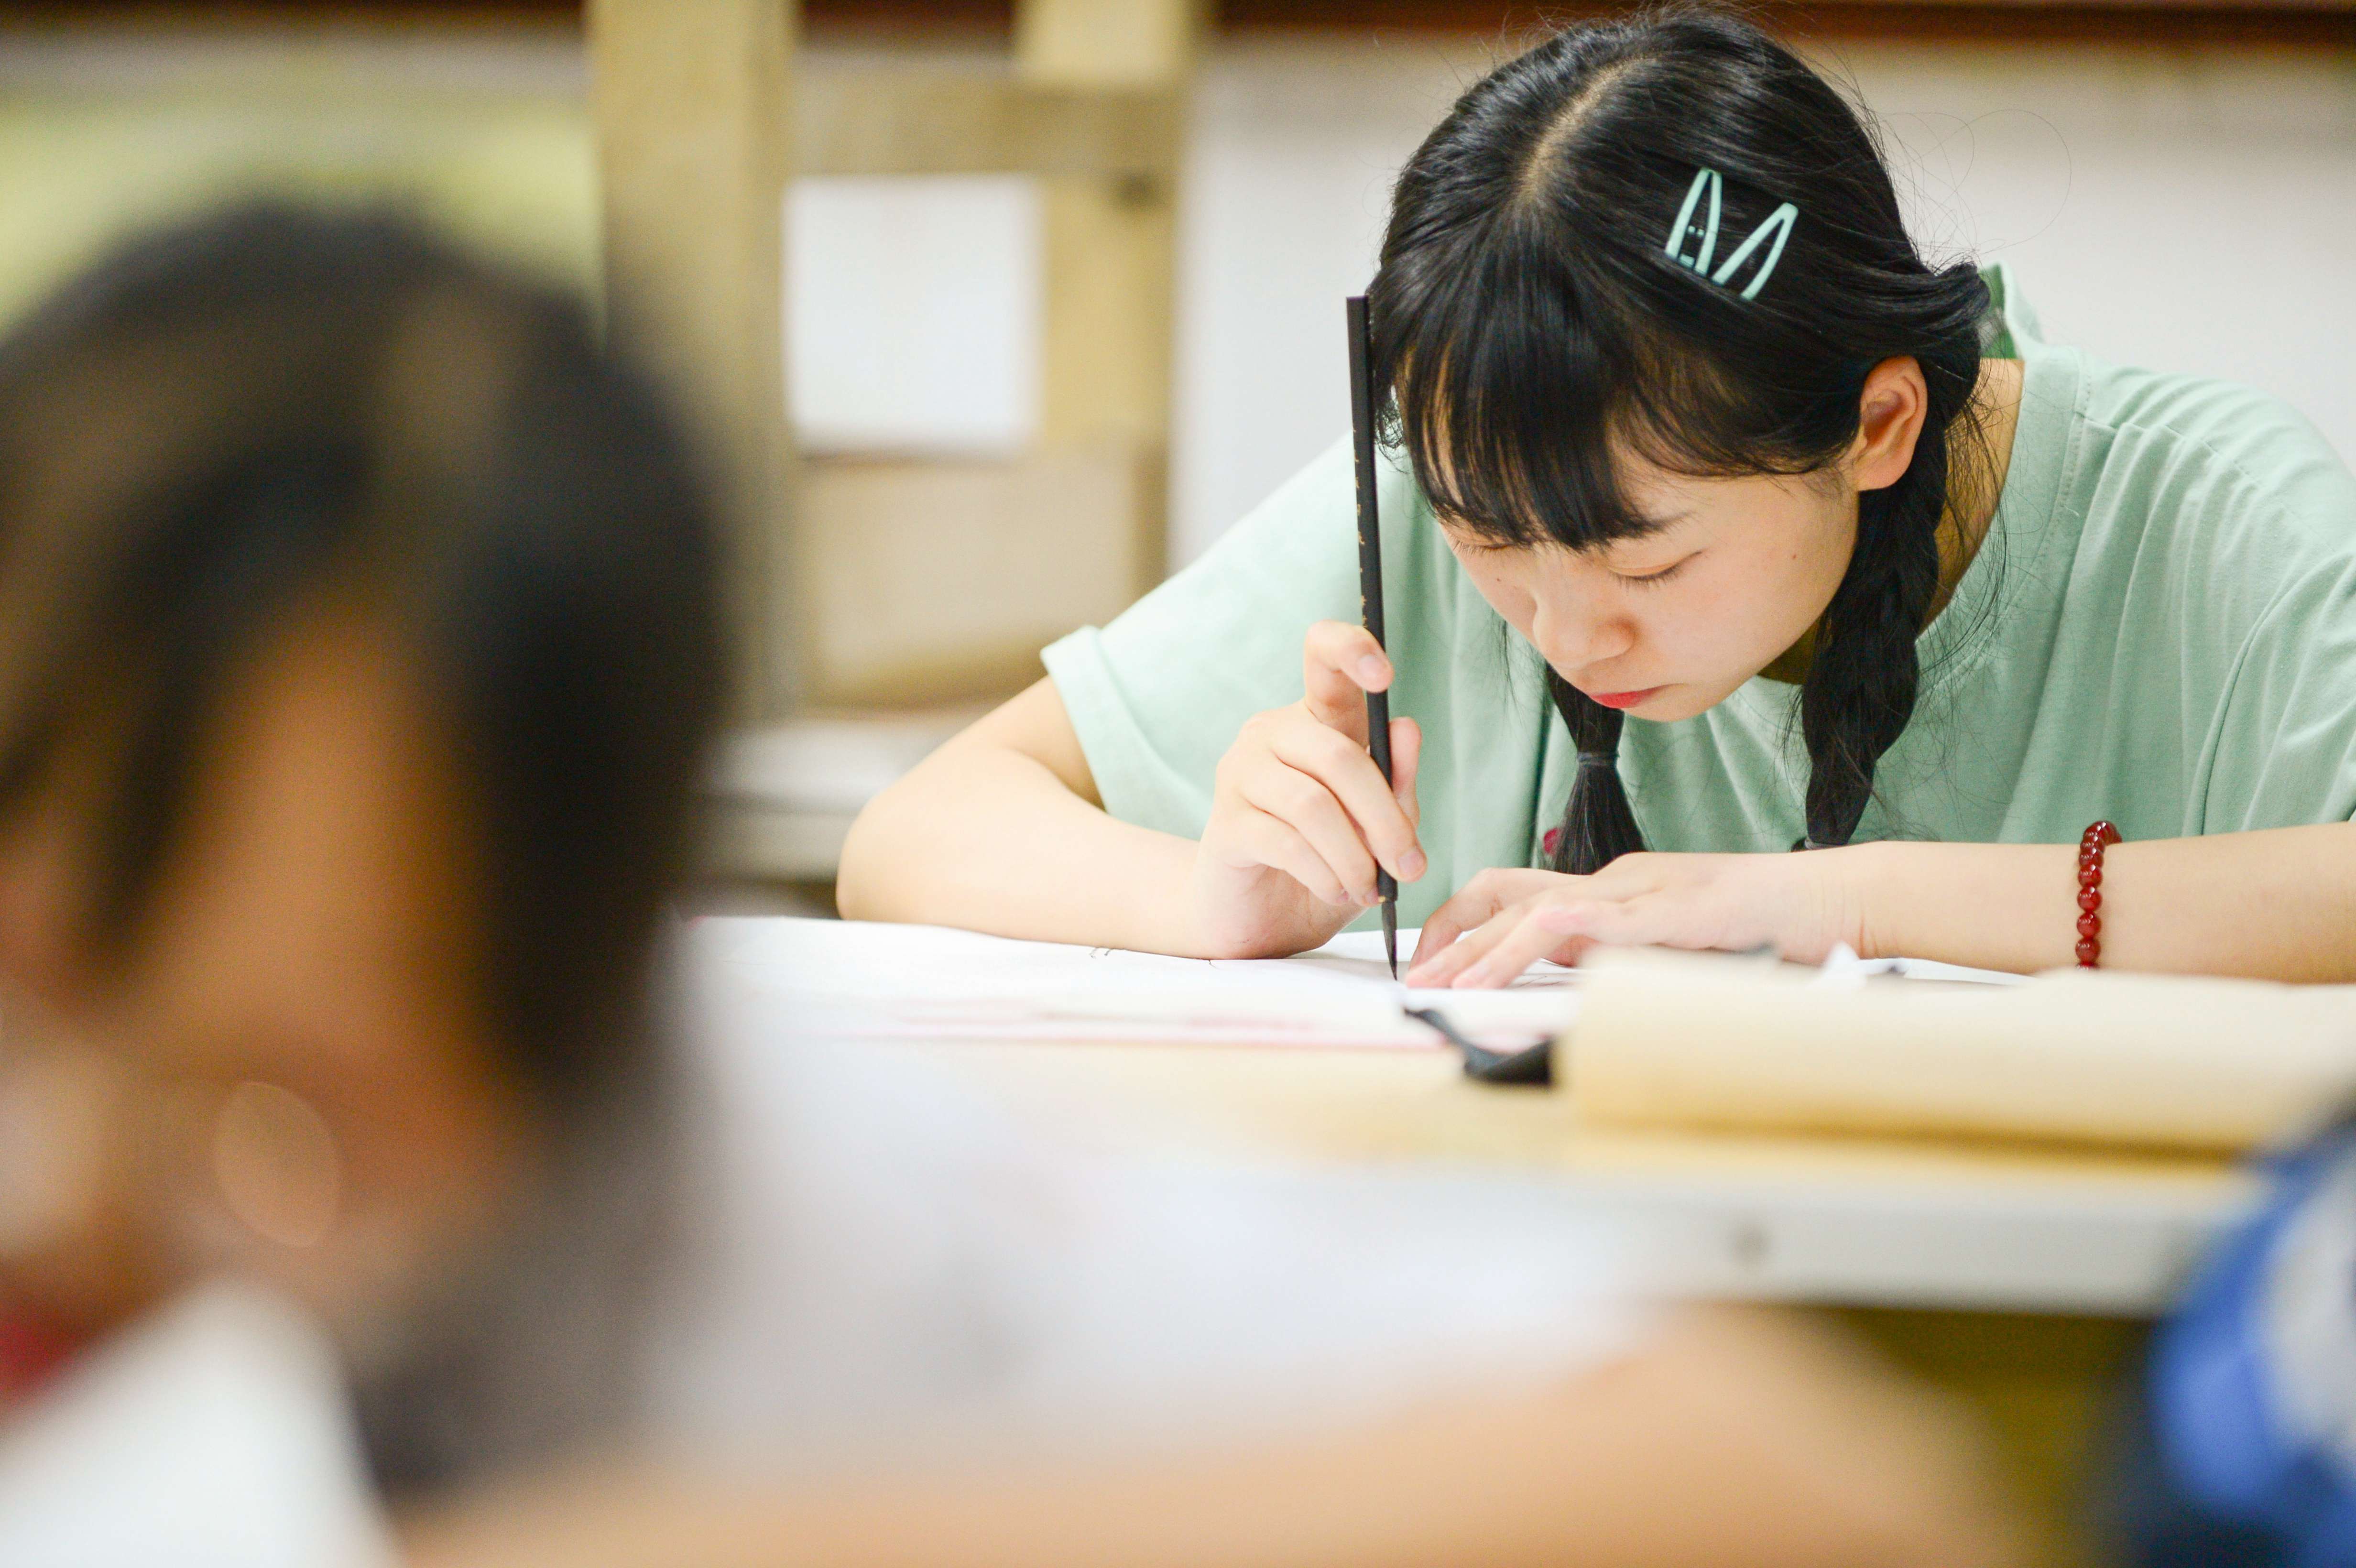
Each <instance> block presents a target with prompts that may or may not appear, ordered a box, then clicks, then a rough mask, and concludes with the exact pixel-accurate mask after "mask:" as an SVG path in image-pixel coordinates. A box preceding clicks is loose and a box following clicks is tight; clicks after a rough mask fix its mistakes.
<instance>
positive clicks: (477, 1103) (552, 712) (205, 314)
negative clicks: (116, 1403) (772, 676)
mask: <svg viewBox="0 0 2356 1568" xmlns="http://www.w3.org/2000/svg"><path fill="white" fill-rule="evenodd" d="M713 556H714V547H713V539H712V524H711V520H710V518H709V517H708V515H707V508H706V506H705V501H704V493H703V491H702V490H701V487H700V485H699V484H698V483H697V481H696V478H695V476H694V475H693V474H692V472H691V464H690V463H689V462H688V460H687V458H686V456H685V455H684V453H683V452H682V449H681V446H680V442H679V440H678V439H677V437H676V436H675V434H674V432H673V431H672V429H671V428H670V426H669V424H668V422H667V421H666V420H665V418H664V417H663V416H662V414H661V413H660V411H659V409H658V407H657V404H656V402H655V400H654V399H653V398H652V397H651V396H650V394H649V393H648V390H647V389H645V388H644V387H643V386H642V385H641V384H640V383H639V381H638V380H637V379H636V378H635V377H633V376H632V375H631V374H629V373H628V372H627V371H626V370H625V369H624V368H621V367H619V366H617V365H616V363H615V362H614V361H613V360H612V359H611V358H609V357H607V356H606V355H605V353H604V352H603V351H602V350H601V349H600V348H599V347H598V346H597V345H596V343H595V341H594V337H593V336H592V333H591V330H590V327H589V325H588V323H587V321H586V318H585V316H584V313H583V311H582V310H581V308H580V307H579V306H578V305H577V304H574V303H573V302H572V301H570V300H567V299H564V298H562V297H560V296H557V295H555V294H552V293H547V292H544V291H542V290H541V289H539V288H536V287H534V286H531V285H530V284H527V283H522V282H520V281H519V280H517V279H514V278H511V277H509V276H506V275H504V274H502V273H500V272H496V271H493V270H490V269H488V268H487V267H485V266H483V265H480V264H478V263H477V262H474V261H468V260H466V259H465V258H463V257H462V256H460V255H459V254H457V253H456V252H455V251H451V250H449V249H446V248H444V246H442V245H441V244H439V243H437V242H436V241H434V240H432V239H430V238H429V237H427V236H426V235H424V234H423V232H421V231H420V230H419V229H416V228H414V227H412V226H411V225H409V224H407V223H405V222H403V221H401V220H398V219H391V218H387V217H342V218H328V217H320V216H309V215H304V214H301V213H298V212H295V211H292V210H284V209H276V208H263V209H254V210H248V211H244V212H241V213H237V214H233V215H230V216H228V217H224V218H220V219H213V220H210V221H207V222H204V223H201V224H198V225H197V226H195V227H192V228H187V229H180V230H177V231H175V232H170V233H166V234H164V235H161V236H158V237H155V238H153V239H150V240H145V241H143V242H140V243H137V244H134V245H133V246H132V247H130V248H129V249H127V250H125V251H122V252H120V253H119V254H117V255H115V256H114V257H113V258H112V260H110V261H107V262H106V263H104V264H103V265H102V266H100V267H99V268H98V269H97V270H96V271H94V272H91V273H90V274H88V275H87V276H85V277H84V278H82V279H81V280H80V282H79V283H75V284H74V285H72V286H71V287H70V288H69V289H68V290H66V291H65V292H64V293H62V294H60V295H59V296H58V297H57V298H55V299H53V300H52V301H50V302H49V303H48V304H47V306H46V307H45V308H43V309H41V310H40V311H39V312H38V313H37V315H34V316H33V317H32V318H31V319H30V320H28V321H27V322H26V323H25V324H24V325H21V326H19V327H18V328H17V329H16V331H15V332H14V333H13V334H12V335H11V336H9V337H8V338H7V339H6V340H5V343H0V987H4V988H0V1017H5V1028H6V1032H5V1046H0V1143H5V1144H7V1145H8V1146H9V1147H11V1148H12V1149H14V1150H15V1153H14V1154H13V1155H12V1156H6V1157H0V1158H5V1159H6V1162H7V1164H6V1168H0V1368H5V1366H6V1365H8V1364H9V1363H8V1358H9V1357H10V1356H11V1355H13V1356H14V1359H15V1364H16V1368H17V1370H18V1371H20V1372H21V1371H23V1370H24V1369H25V1367H26V1366H27V1365H28V1364H30V1363H32V1362H34V1361H37V1360H38V1358H39V1353H40V1352H39V1347H40V1346H41V1345H43V1344H44V1343H65V1342H70V1340H72V1339H74V1338H76V1337H80V1336H86V1335H88V1334H91V1333H95V1332H98V1331H101V1330H102V1329H104V1328H107V1327H109V1326H111V1325H112V1323H114V1322H116V1321H118V1320H120V1319H121V1318H122V1317H124V1316H126V1315H128V1314H129V1313H131V1312H133V1311H135V1310H137V1309H138V1308H139V1307H141V1306H143V1305H145V1304H146V1303H147V1302H150V1301H152V1300H154V1299H155V1298H156V1297H157V1296H160V1295H162V1294H164V1293H166V1292H168V1291H170V1290H172V1289H174V1288H175V1287H177V1285H180V1284H182V1283H185V1282H186V1281H187V1280H188V1279H190V1278H192V1277H194V1276H196V1275H200V1274H204V1273H209V1272H215V1271H219V1270H223V1269H236V1270H242V1271H247V1272H252V1273H259V1274H261V1275H265V1276H267V1277H269V1278H271V1279H273V1280H275V1281H277V1282H279V1283H280V1284H282V1285H286V1286H288V1287H290V1288H292V1289H294V1290H295V1291H296V1292H297V1293H299V1294H300V1295H302V1296H304V1297H305V1298H306V1299H308V1300H310V1301H312V1302H313V1303H314V1304H315V1305H316V1306H318V1307H321V1308H322V1309H323V1310H324V1311H326V1312H327V1315H328V1317H329V1318H330V1320H331V1321H333V1322H335V1323H337V1325H338V1326H339V1327H340V1328H343V1330H344V1331H345V1332H346V1334H347V1335H348V1338H349V1339H350V1340H351V1341H352V1342H354V1343H356V1344H358V1345H360V1346H362V1347H367V1346H369V1345H370V1344H371V1343H373V1342H375V1341H380V1340H382V1341H389V1340H391V1339H398V1338H399V1337H400V1334H401V1333H406V1332H409V1330H407V1329H402V1330H400V1331H399V1332H396V1330H395V1328H393V1327H392V1326H393V1325H395V1324H407V1323H412V1322H413V1321H415V1320H416V1319H417V1318H418V1317H419V1316H420V1313H419V1311H418V1308H419V1307H421V1305H423V1304H426V1303H427V1302H428V1301H429V1298H432V1297H434V1296H436V1294H437V1293H439V1294H440V1295H442V1296H463V1295H464V1293H465V1291H466V1290H467V1289H469V1288H472V1287H471V1286H468V1285H464V1284H462V1283H459V1282H463V1281H466V1280H467V1279H469V1278H472V1277H475V1276H477V1275H484V1274H492V1273H498V1272H500V1271H502V1270H505V1269H507V1268H508V1266H509V1264H508V1261H507V1260H505V1259H503V1258H502V1259H500V1260H499V1261H498V1262H497V1263H496V1264H487V1263H486V1261H485V1259H486V1257H487V1256H491V1255H495V1254H498V1253H499V1252H500V1250H501V1248H502V1247H503V1246H504V1245H505V1244H506V1243H504V1242H503V1241H502V1240H501V1238H503V1237H506V1236H510V1235H512V1234H514V1233H515V1230H516V1228H515V1227H514V1226H513V1224H512V1223H511V1221H512V1220H513V1218H514V1216H515V1215H516V1214H517V1213H518V1212H519V1211H522V1210H524V1209H525V1208H527V1207H533V1206H540V1205H543V1204H545V1203H546V1201H547V1198H548V1194H549V1193H550V1192H552V1191H553V1190H556V1189H561V1188H562V1186H563V1185H564V1183H565V1181H566V1179H567V1177H566V1172H567V1171H568V1170H572V1169H574V1168H579V1167H581V1166H583V1165H584V1164H585V1163H593V1162H594V1160H595V1159H598V1158H603V1157H604V1156H603V1155H591V1154H588V1153H585V1152H584V1151H585V1150H587V1149H589V1148H590V1147H591V1146H594V1145H597V1144H598V1143H599V1142H600V1141H601V1140H607V1141H610V1140H611V1138H612V1137H613V1136H615V1133H614V1129H615V1128H616V1126H617V1125H626V1124H627V1123H629V1122H630V1121H631V1119H632V1117H631V1116H630V1115H626V1114H622V1113H623V1112H624V1111H626V1110H627V1109H633V1108H635V1107H637V1104H638V1103H639V1102H640V1101H641V1100H642V1099H644V1098H645V1097H646V1096H648V1094H649V1093H650V1089H649V1085H650V1084H651V1083H652V1082H653V1081H654V1077H655V1075H654V1074H653V1073H652V1072H650V1057H651V1047H650V1045H649V1043H648V1042H649V1040H650V1038H651V1036H650V1031H649V1029H648V1019H647V1017H646V1010H647V1006H648V1004H647V1000H646V998H647V997H648V988H649V987H648V980H649V968H650V965H652V963H653V962H654V956H655V953H656V949H657V942H656V936H657V926H658V920H659V908H660V904H661V902H662V900H663V899H664V897H665V895H666V894H667V893H668V891H669V890H670V888H671V886H672V884H673V882H674V880H675V879H676V878H677V876H678V875H679V874H680V872H681V870H682V869H683V866H684V863H685V860H686V858H687V856H688V854H689V852H690V848H691V837H692V833H691V827H692V824H691V811H690V802H691V789H692V784H693V782H694V779H695V777H696V775H697V773H698V770H699V767H700V764H701V759H702V755H703V752H704V750H705V747H706V744H707V741H708V739H709V737H710V733H711V731H712V727H713V724H714V722H715V720H716V716H717V712H718V709H719V703H720V691H721V686H722V680H723V650H722V647H721V635H720V631H719V623H718V616H717V613H716V608H715V605H716V587H715V566H714V560H713ZM624 1206H625V1207H626V1202H625V1203H624ZM540 1229H543V1230H544V1229H545V1227H540ZM425 1316H429V1317H430V1316H431V1314H427V1315H425ZM442 1316H443V1317H444V1318H446V1319H453V1320H455V1319H459V1318H465V1319H467V1320H469V1321H476V1320H479V1319H480V1318H481V1317H482V1316H483V1315H482V1314H480V1313H472V1314H468V1313H444V1314H443V1315H442ZM28 1346H30V1347H32V1349H27V1347H28ZM10 1347H14V1349H13V1350H12V1349H10ZM377 1349H380V1350H381V1351H382V1353H383V1357H384V1359H385V1360H386V1361H387V1362H388V1363H391V1362H394V1361H399V1360H402V1359H403V1358H413V1357H414V1356H416V1355H420V1354H426V1353H429V1352H427V1351H423V1350H421V1349H420V1348H419V1347H417V1346H415V1345H408V1344H404V1345H402V1346H399V1347H397V1348H395V1347H392V1346H391V1345H390V1344H389V1343H387V1344H379V1345H378V1346H377ZM430 1353H431V1354H443V1353H444V1350H442V1349H435V1350H433V1351H431V1352H430ZM361 1359H362V1360H363V1361H364V1362H365V1360H366V1359H367V1352H366V1351H365V1349H364V1350H363V1352H362V1354H361ZM0 1397H5V1395H0Z"/></svg>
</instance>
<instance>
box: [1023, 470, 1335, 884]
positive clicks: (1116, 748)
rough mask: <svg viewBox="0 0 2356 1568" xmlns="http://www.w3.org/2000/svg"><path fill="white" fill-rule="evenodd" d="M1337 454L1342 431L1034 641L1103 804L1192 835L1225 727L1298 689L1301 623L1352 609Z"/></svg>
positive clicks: (1230, 734) (1226, 737)
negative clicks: (1137, 576) (1248, 500)
mask: <svg viewBox="0 0 2356 1568" xmlns="http://www.w3.org/2000/svg"><path fill="white" fill-rule="evenodd" d="M1350 463H1351V457H1350V449H1349V443H1347V442H1346V441H1344V442H1341V443H1336V444H1335V445H1334V446H1333V448H1332V449H1330V450H1329V451H1327V452H1326V453H1324V454H1323V455H1322V456H1321V457H1319V458H1318V459H1317V460H1316V461H1315V462H1313V463H1312V464H1310V465H1309V466H1308V467H1307V468H1305V469H1303V470H1302V471H1301V473H1300V474H1299V475H1296V476H1294V477H1293V478H1292V479H1291V480H1290V481H1289V482H1287V483H1286V484H1285V485H1284V486H1283V487H1282V488H1281V489H1280V490H1278V491H1277V492H1276V493H1275V494H1274V495H1272V496H1269V498H1268V500H1267V501H1265V502H1263V503H1262V504H1261V505H1260V506H1259V507H1258V508H1257V509H1255V510H1254V511H1253V512H1252V513H1251V515H1250V516H1249V517H1246V518H1245V519H1244V520H1243V521H1241V522H1239V523H1237V525H1236V526H1235V527H1234V528H1231V529H1230V530H1228V532H1227V533H1226V536H1225V537H1223V538H1222V539H1219V541H1218V542H1217V543H1216V544H1215V545H1213V546H1212V547H1211V549H1208V550H1207V551H1205V553H1204V554H1203V556H1202V557H1201V558H1200V559H1199V560H1196V561H1194V564H1193V565H1191V566H1188V567H1187V568H1185V569H1184V570H1183V571H1180V572H1178V573H1177V574H1176V575H1175V576H1173V577H1172V578H1171V579H1170V580H1169V581H1167V582H1164V583H1163V584H1162V586H1161V587H1159V588H1157V589H1155V590H1154V591H1153V592H1151V593H1149V594H1147V595H1146V596H1145V597H1144V598H1142V599H1141V600H1139V601H1138V602H1137V603H1135V604H1133V605H1131V606H1130V608H1129V609H1128V610H1127V611H1126V612H1124V613H1122V614H1121V615H1120V616H1119V618H1118V619H1116V620H1114V621H1113V622H1112V623H1111V624H1109V625H1107V626H1105V627H1102V628H1101V629H1099V628H1097V627H1087V628H1084V629H1082V630H1080V631H1077V632H1075V633H1073V634H1072V635H1070V636H1068V637H1066V638H1064V639H1063V640H1062V641H1061V642H1058V643H1056V644H1055V645H1053V646H1051V647H1049V648H1048V649H1047V650H1046V652H1045V654H1044V656H1043V657H1044V660H1045V663H1046V666H1047V673H1048V675H1049V676H1050V677H1053V678H1054V680H1055V689H1056V692H1057V693H1058V694H1059V695H1060V696H1061V697H1062V699H1063V701H1064V708H1065V710H1066V712H1067V713H1068V714H1069V715H1070V716H1071V720H1072V728H1073V731H1074V732H1075V733H1076V734H1077V735H1078V737H1079V741H1080V749H1081V750H1082V751H1083V752H1085V753H1086V754H1087V760H1088V770H1089V772H1090V773H1093V774H1094V775H1095V778H1096V784H1097V791H1098V795H1099V797H1100V798H1101V799H1102V800H1103V801H1104V805H1105V809H1106V810H1107V811H1108V812H1109V813H1110V814H1111V815H1113V816H1117V817H1119V818H1120V819H1121V820H1122V821H1124V822H1134V823H1137V824H1139V825H1140V826H1142V827H1151V828H1154V829H1157V830H1159V831H1161V832H1164V833H1175V834H1179V835H1182V836H1183V837H1189V838H1194V837H1201V835H1202V832H1203V826H1204V824H1205V822H1206V821H1207V820H1208V819H1209V816H1210V811H1211V787H1212V778H1213V775H1214V773H1215V772H1216V770H1217V767H1218V763H1219V759H1220V757H1222V756H1223V755H1225V754H1226V750H1227V747H1228V746H1229V745H1230V744H1231V743H1233V741H1234V740H1235V738H1236V732H1237V730H1239V729H1240V728H1241V727H1242V725H1243V723H1244V720H1247V719H1248V718H1250V717H1251V716H1252V715H1253V714H1255V713H1259V712H1263V711H1265V710H1267V709H1271V708H1280V707H1282V706H1284V705H1285V704H1286V703H1288V702H1293V701H1297V700H1299V699H1300V697H1301V639H1302V638H1303V637H1304V636H1305V635H1307V633H1308V630H1309V628H1310V627H1311V626H1312V625H1313V624H1316V623H1317V622H1319V621H1329V620H1355V619H1356V617H1357V614H1358V581H1357V542H1356V541H1357V531H1356V529H1357V522H1356V516H1355V489H1354V481H1353V478H1352V475H1351V468H1350Z"/></svg>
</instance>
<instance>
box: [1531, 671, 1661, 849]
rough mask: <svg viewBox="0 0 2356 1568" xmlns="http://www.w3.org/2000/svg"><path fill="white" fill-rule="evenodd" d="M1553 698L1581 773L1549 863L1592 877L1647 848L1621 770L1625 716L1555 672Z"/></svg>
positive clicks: (1574, 781)
mask: <svg viewBox="0 0 2356 1568" xmlns="http://www.w3.org/2000/svg"><path fill="white" fill-rule="evenodd" d="M1547 695H1548V696H1550V697H1552V698H1553V699H1554V708H1555V711H1556V712H1558V713H1559V714H1561V715H1562V721H1563V723H1564V724H1565V725H1566V726H1568V727H1569V730H1570V738H1571V741H1573V743H1575V744H1576V745H1577V746H1578V747H1579V773H1578V774H1577V776H1576V777H1574V778H1573V779H1572V780H1571V782H1570V802H1569V805H1566V806H1565V807H1564V808H1563V814H1562V832H1561V834H1560V835H1559V836H1558V837H1557V838H1556V840H1555V846H1554V854H1553V856H1552V858H1551V859H1550V860H1549V862H1548V864H1549V865H1550V866H1551V867H1552V868H1553V869H1555V870H1558V871H1569V872H1572V873H1574V874H1575V875H1578V876H1582V877H1586V876H1592V875H1594V874H1595V873H1596V872H1598V871H1600V870H1601V869H1603V868H1604V867H1606V866H1608V865H1610V864H1611V863H1612V861H1614V860H1616V859H1619V858H1620V857H1621V856H1622V855H1625V854H1629V853H1631V852H1632V851H1633V850H1638V849H1642V848H1644V833H1643V831H1642V830H1641V829H1640V828H1638V827H1637V826H1636V813H1635V810H1634V808H1633V807H1632V806H1630V805H1629V804H1628V790H1627V786H1626V785H1624V784H1622V783H1621V782H1620V770H1619V768H1618V766H1617V765H1616V764H1617V763H1618V762H1619V758H1620V731H1621V728H1622V724H1623V722H1624V720H1625V715H1623V714H1622V713H1621V711H1620V710H1619V709H1616V708H1606V707H1604V706H1603V704H1601V702H1598V701H1596V700H1595V699H1593V698H1590V697H1589V696H1587V695H1586V694H1585V693H1584V692H1582V691H1580V689H1579V688H1577V687H1575V686H1573V685H1571V684H1570V682H1569V681H1567V680H1565V679H1563V678H1562V677H1560V676H1558V675H1557V674H1556V673H1555V672H1554V671H1553V670H1552V669H1548V670H1547Z"/></svg>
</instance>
